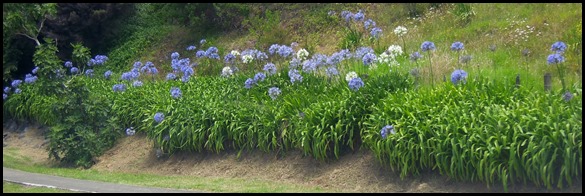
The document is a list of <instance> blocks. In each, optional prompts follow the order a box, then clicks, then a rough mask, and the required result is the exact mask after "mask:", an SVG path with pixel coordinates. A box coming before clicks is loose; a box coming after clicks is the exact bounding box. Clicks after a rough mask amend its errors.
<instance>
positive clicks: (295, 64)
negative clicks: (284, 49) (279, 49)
mask: <svg viewBox="0 0 585 196" xmlns="http://www.w3.org/2000/svg"><path fill="white" fill-rule="evenodd" d="M299 65H301V60H300V59H298V58H297V57H293V58H292V59H291V60H290V62H289V66H288V68H289V69H296V68H297V67H299Z"/></svg>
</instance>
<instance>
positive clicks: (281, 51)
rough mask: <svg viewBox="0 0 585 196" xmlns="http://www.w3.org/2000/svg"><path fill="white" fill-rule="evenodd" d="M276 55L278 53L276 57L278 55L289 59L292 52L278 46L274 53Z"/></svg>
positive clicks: (289, 49)
mask: <svg viewBox="0 0 585 196" xmlns="http://www.w3.org/2000/svg"><path fill="white" fill-rule="evenodd" d="M276 53H278V55H280V56H281V57H285V58H286V57H289V56H291V55H292V54H293V53H294V50H293V49H292V48H291V47H288V46H285V45H282V46H280V48H278V51H276Z"/></svg>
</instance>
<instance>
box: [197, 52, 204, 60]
mask: <svg viewBox="0 0 585 196" xmlns="http://www.w3.org/2000/svg"><path fill="white" fill-rule="evenodd" d="M195 57H197V58H199V59H200V58H203V57H205V51H203V50H198V51H197V52H196V53H195Z"/></svg>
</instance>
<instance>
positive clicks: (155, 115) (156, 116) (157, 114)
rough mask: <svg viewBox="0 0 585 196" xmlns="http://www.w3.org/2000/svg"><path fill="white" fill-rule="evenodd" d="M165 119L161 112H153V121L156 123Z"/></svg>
mask: <svg viewBox="0 0 585 196" xmlns="http://www.w3.org/2000/svg"><path fill="white" fill-rule="evenodd" d="M164 119H165V115H164V114H163V113H162V112H157V113H156V114H154V121H155V122H156V123H160V122H162V121H163V120H164Z"/></svg>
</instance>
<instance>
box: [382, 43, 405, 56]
mask: <svg viewBox="0 0 585 196" xmlns="http://www.w3.org/2000/svg"><path fill="white" fill-rule="evenodd" d="M386 51H387V52H388V55H389V56H390V57H391V58H392V59H395V58H396V57H398V56H400V55H402V54H404V52H403V51H402V47H400V46H399V45H391V46H389V47H388V49H387V50H386Z"/></svg>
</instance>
